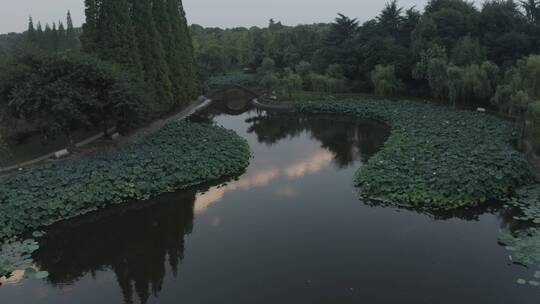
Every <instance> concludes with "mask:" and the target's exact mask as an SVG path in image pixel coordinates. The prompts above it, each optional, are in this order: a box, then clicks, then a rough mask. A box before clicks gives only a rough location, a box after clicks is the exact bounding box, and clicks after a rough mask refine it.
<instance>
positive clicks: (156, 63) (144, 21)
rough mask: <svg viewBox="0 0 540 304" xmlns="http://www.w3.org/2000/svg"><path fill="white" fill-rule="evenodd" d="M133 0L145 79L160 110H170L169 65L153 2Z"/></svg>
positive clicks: (171, 98)
mask: <svg viewBox="0 0 540 304" xmlns="http://www.w3.org/2000/svg"><path fill="white" fill-rule="evenodd" d="M131 1H132V8H133V12H132V20H133V26H134V31H135V33H136V36H137V37H136V38H137V43H138V47H139V55H140V58H141V65H142V68H143V75H144V81H145V82H146V84H147V85H148V86H149V87H150V88H152V89H153V90H152V91H153V92H152V93H153V94H152V95H153V96H152V97H153V98H154V99H155V100H156V102H157V103H158V104H159V107H160V110H161V111H163V110H170V109H171V108H172V106H173V93H172V86H171V80H170V78H169V74H170V73H169V67H168V66H167V62H166V60H165V53H164V51H163V46H162V44H161V38H160V36H159V33H158V31H157V28H156V24H155V22H154V19H153V15H152V4H151V3H150V2H149V1H147V0H131Z"/></svg>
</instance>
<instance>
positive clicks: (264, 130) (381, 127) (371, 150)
mask: <svg viewBox="0 0 540 304" xmlns="http://www.w3.org/2000/svg"><path fill="white" fill-rule="evenodd" d="M246 122H247V123H249V124H250V125H251V126H250V127H249V129H248V132H250V133H255V134H257V138H258V140H259V142H260V143H265V144H267V145H274V144H276V143H277V142H279V141H280V140H282V139H286V138H294V137H296V136H298V135H299V134H301V133H303V132H309V134H310V135H311V136H313V138H315V139H317V140H318V141H319V142H320V143H321V146H322V147H323V148H325V149H327V150H329V151H331V152H332V153H333V154H334V155H335V158H334V162H335V163H336V165H337V166H338V167H339V168H344V167H347V166H349V165H350V164H351V163H352V162H354V161H357V160H361V161H362V162H366V161H367V159H368V158H369V157H370V156H372V155H373V154H375V153H376V152H377V151H379V149H380V148H381V147H382V146H383V143H384V141H386V139H387V138H388V135H389V133H390V129H389V127H388V126H386V125H385V124H382V123H379V122H377V121H373V120H357V119H352V118H347V117H344V116H328V115H315V116H314V115H311V116H304V115H298V114H285V113H268V112H261V113H259V114H258V115H257V116H253V117H251V118H249V119H248V120H247V121H246ZM329 122H331V125H332V127H331V128H329V127H328V126H329Z"/></svg>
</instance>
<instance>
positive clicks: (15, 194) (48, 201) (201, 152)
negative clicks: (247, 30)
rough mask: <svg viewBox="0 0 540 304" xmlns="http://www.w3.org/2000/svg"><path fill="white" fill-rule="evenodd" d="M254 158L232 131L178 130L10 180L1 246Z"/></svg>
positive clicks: (171, 127) (1, 193) (1, 216)
mask: <svg viewBox="0 0 540 304" xmlns="http://www.w3.org/2000/svg"><path fill="white" fill-rule="evenodd" d="M249 157H250V152H249V147H248V145H247V143H246V141H245V140H244V139H242V138H240V137H239V136H238V135H236V134H235V133H234V132H232V131H227V130H225V129H222V128H218V127H213V126H209V125H202V124H192V123H186V122H175V123H170V124H168V125H167V126H165V127H163V128H162V129H160V130H159V131H158V132H157V133H155V134H153V135H150V136H148V137H146V138H145V139H143V140H142V141H141V142H139V143H136V144H132V145H130V146H127V147H125V148H122V149H120V150H117V151H113V152H108V153H103V154H101V155H96V156H92V157H88V158H84V159H80V160H70V161H66V162H62V163H58V164H51V165H45V166H43V167H39V168H35V169H32V170H30V171H28V172H24V173H21V174H18V175H15V176H11V177H7V178H5V179H3V180H2V183H1V184H0V240H2V239H6V238H10V237H13V236H18V235H20V234H21V233H24V232H26V231H32V230H35V229H37V228H39V227H43V226H47V225H51V224H53V223H56V222H58V221H61V220H64V219H69V218H73V217H75V216H78V215H82V214H85V213H88V212H91V211H95V210H98V209H100V208H103V207H105V206H106V205H108V204H119V203H123V202H126V201H130V200H144V199H148V198H149V197H151V196H154V195H157V194H160V193H164V192H170V191H174V190H177V189H181V188H186V187H188V186H192V185H196V184H200V183H204V182H207V181H211V180H216V179H219V178H222V177H225V176H231V175H234V174H238V173H241V171H242V170H244V168H245V167H247V165H248V162H249Z"/></svg>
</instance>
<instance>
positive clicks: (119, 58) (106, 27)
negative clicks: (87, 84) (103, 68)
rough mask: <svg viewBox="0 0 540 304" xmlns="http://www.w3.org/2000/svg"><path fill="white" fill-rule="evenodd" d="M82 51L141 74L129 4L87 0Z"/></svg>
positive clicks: (118, 0) (124, 1) (114, 0)
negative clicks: (86, 18) (86, 17)
mask: <svg viewBox="0 0 540 304" xmlns="http://www.w3.org/2000/svg"><path fill="white" fill-rule="evenodd" d="M85 4H86V14H87V16H88V17H89V18H88V19H89V20H87V22H86V24H85V27H84V37H83V41H84V42H85V43H88V44H87V45H85V48H84V50H85V51H87V52H89V53H94V54H96V55H97V56H98V57H99V58H101V59H103V60H106V61H111V62H115V63H118V64H121V65H123V66H125V67H128V68H129V69H130V70H132V71H133V72H135V73H136V74H139V75H142V69H141V62H140V59H139V54H138V48H137V43H136V39H135V33H134V31H133V24H132V21H131V16H130V14H131V13H130V11H131V7H130V4H129V3H128V1H127V0H86V1H85Z"/></svg>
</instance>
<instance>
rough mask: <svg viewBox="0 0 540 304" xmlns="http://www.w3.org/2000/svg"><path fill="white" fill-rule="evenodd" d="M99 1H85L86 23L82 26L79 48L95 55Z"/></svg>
mask: <svg viewBox="0 0 540 304" xmlns="http://www.w3.org/2000/svg"><path fill="white" fill-rule="evenodd" d="M98 1H99V2H100V3H101V0H85V1H84V5H85V10H84V13H85V15H86V22H85V23H84V24H83V26H82V29H83V31H82V34H81V48H82V51H83V52H87V53H96V52H97V46H98V36H99V16H100V13H99V9H98V3H97V2H98Z"/></svg>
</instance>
